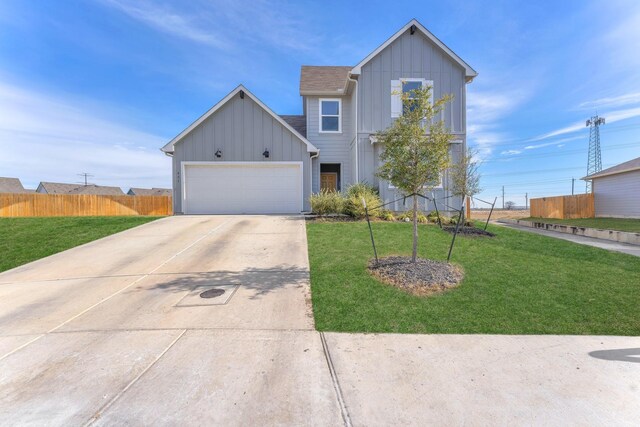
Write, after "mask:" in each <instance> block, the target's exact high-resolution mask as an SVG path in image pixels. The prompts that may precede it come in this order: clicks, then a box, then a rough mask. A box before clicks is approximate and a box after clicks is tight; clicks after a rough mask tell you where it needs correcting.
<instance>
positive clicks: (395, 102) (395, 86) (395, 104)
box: [391, 78, 433, 117]
mask: <svg viewBox="0 0 640 427" xmlns="http://www.w3.org/2000/svg"><path fill="white" fill-rule="evenodd" d="M425 86H427V87H428V86H430V87H431V88H433V81H432V80H425V79H422V78H401V79H399V80H391V117H400V116H401V115H402V113H403V112H404V111H405V109H406V108H410V107H409V105H408V104H409V103H408V102H403V100H402V95H403V94H405V93H409V94H411V92H412V91H415V90H416V89H421V88H423V87H425ZM409 97H410V99H412V98H411V95H409ZM431 103H432V104H433V91H432V92H431Z"/></svg>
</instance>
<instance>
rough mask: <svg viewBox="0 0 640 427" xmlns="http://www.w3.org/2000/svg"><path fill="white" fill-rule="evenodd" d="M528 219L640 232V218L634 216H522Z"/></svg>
mask: <svg viewBox="0 0 640 427" xmlns="http://www.w3.org/2000/svg"><path fill="white" fill-rule="evenodd" d="M522 219H524V220H526V221H538V222H545V223H548V224H563V225H574V226H576V227H589V228H601V229H603V230H618V231H628V232H631V233H640V219H632V218H579V219H554V218H522Z"/></svg>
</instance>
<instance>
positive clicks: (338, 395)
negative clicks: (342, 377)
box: [319, 332, 352, 427]
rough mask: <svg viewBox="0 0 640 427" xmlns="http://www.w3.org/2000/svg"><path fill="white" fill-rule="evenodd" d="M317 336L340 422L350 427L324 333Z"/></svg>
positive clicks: (347, 412)
mask: <svg viewBox="0 0 640 427" xmlns="http://www.w3.org/2000/svg"><path fill="white" fill-rule="evenodd" d="M319 335H320V341H321V342H322V350H323V352H324V357H325V359H326V361H327V366H328V367H329V373H330V374H331V382H332V383H333V388H334V390H335V392H336V398H337V400H338V405H339V406H340V414H341V415H342V420H343V421H344V425H345V427H351V426H352V424H351V418H350V417H349V411H348V410H347V405H346V403H345V401H344V397H343V395H342V389H341V388H340V382H339V381H338V375H337V374H336V370H335V368H334V366H333V360H332V359H331V353H330V352H329V345H328V344H327V340H326V339H325V337H324V332H319Z"/></svg>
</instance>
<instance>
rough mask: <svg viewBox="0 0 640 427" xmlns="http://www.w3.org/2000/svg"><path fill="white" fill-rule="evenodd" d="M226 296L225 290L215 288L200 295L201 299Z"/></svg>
mask: <svg viewBox="0 0 640 427" xmlns="http://www.w3.org/2000/svg"><path fill="white" fill-rule="evenodd" d="M223 294H224V289H218V288H213V289H209V290H208V291H204V292H202V293H201V294H200V298H215V297H219V296H220V295H223Z"/></svg>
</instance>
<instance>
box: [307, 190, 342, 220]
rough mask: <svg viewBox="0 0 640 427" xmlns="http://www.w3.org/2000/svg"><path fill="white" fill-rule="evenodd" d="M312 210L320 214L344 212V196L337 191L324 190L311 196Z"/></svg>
mask: <svg viewBox="0 0 640 427" xmlns="http://www.w3.org/2000/svg"><path fill="white" fill-rule="evenodd" d="M309 201H310V202H311V211H312V212H313V213H315V214H318V215H329V214H342V213H344V210H345V199H344V196H343V195H342V194H340V193H338V192H337V191H327V190H322V191H320V192H319V193H317V194H312V195H311V197H310V198H309Z"/></svg>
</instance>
